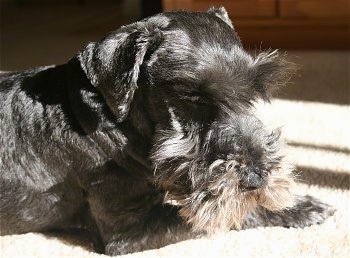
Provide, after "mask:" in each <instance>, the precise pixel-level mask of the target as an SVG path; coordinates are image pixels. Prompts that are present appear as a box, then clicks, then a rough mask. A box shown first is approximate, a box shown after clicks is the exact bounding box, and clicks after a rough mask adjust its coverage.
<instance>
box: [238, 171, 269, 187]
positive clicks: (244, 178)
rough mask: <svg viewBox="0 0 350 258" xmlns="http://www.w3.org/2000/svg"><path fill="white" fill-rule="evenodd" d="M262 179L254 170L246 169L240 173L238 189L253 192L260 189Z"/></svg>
mask: <svg viewBox="0 0 350 258" xmlns="http://www.w3.org/2000/svg"><path fill="white" fill-rule="evenodd" d="M263 183H264V179H263V177H262V175H261V173H259V170H257V169H255V168H247V169H245V170H244V171H242V174H241V180H240V187H241V190H242V191H253V190H256V189H259V188H260V187H262V185H263Z"/></svg>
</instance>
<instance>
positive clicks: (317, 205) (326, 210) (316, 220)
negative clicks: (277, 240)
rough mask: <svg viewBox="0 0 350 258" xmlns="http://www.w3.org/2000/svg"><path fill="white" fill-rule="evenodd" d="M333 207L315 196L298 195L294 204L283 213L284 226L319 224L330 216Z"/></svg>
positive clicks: (332, 212)
mask: <svg viewBox="0 0 350 258" xmlns="http://www.w3.org/2000/svg"><path fill="white" fill-rule="evenodd" d="M334 212H335V209H334V208H333V207H331V206H330V205H328V204H325V203H323V202H320V201H319V200H317V199H316V198H314V197H312V196H309V195H306V196H302V197H299V198H298V200H297V203H296V205H295V206H294V207H293V208H291V209H290V210H288V211H285V212H284V214H285V215H286V218H285V219H284V222H285V225H283V226H285V227H296V228H303V227H307V226H311V225H314V224H321V223H323V222H324V221H325V219H327V218H328V217H330V216H332V215H333V214H334Z"/></svg>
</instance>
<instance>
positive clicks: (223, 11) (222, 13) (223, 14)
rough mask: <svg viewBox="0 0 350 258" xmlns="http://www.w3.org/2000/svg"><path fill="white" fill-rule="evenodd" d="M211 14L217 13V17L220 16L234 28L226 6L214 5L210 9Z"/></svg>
mask: <svg viewBox="0 0 350 258" xmlns="http://www.w3.org/2000/svg"><path fill="white" fill-rule="evenodd" d="M208 13H209V14H212V15H215V16H216V17H219V18H220V19H221V20H223V21H224V22H226V23H227V24H228V25H229V26H230V27H231V28H232V29H233V24H232V21H231V20H230V18H229V17H228V14H227V11H226V9H225V8H224V7H219V8H217V7H212V8H210V9H209V10H208Z"/></svg>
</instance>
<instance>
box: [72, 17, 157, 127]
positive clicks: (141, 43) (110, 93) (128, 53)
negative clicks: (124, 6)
mask: <svg viewBox="0 0 350 258" xmlns="http://www.w3.org/2000/svg"><path fill="white" fill-rule="evenodd" d="M161 39H162V33H161V32H160V30H159V29H157V28H154V27H152V26H148V25H147V24H146V22H139V23H134V24H131V25H129V26H125V27H122V28H121V29H119V30H117V31H116V32H114V33H113V34H110V35H109V36H107V37H106V38H104V39H103V40H102V41H100V42H93V43H90V44H88V45H87V46H86V48H85V49H84V50H82V51H81V52H80V53H79V54H78V59H79V61H80V64H81V67H82V68H83V70H84V72H85V74H86V76H87V78H88V79H89V80H90V82H91V84H92V85H93V86H95V87H96V88H97V90H98V91H100V92H101V94H102V95H103V97H104V99H105V101H106V103H107V105H108V107H109V108H110V109H111V111H112V112H113V113H114V115H115V116H116V119H117V122H122V121H123V120H124V119H125V118H126V117H127V115H128V112H129V109H130V104H131V102H132V100H133V97H134V93H135V90H136V89H137V87H138V86H137V80H138V77H139V73H140V66H141V65H142V63H143V62H144V59H145V56H148V57H149V56H150V55H151V54H152V53H153V52H154V51H155V49H156V48H157V47H158V46H159V44H160V42H161Z"/></svg>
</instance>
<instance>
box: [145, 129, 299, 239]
mask: <svg viewBox="0 0 350 258" xmlns="http://www.w3.org/2000/svg"><path fill="white" fill-rule="evenodd" d="M177 129H178V128H177ZM177 129H174V128H172V129H169V130H159V131H158V137H157V143H156V144H155V148H154V149H153V151H152V156H151V159H152V161H153V164H154V169H155V170H154V176H155V181H156V183H157V184H158V186H160V187H161V188H162V189H164V190H165V191H166V193H167V194H166V196H165V200H164V202H167V203H171V204H173V205H177V206H179V207H180V209H179V215H180V216H181V217H183V218H184V219H185V221H186V222H187V223H189V224H190V225H191V226H192V228H193V229H194V230H195V231H204V232H207V233H214V232H220V231H227V230H230V229H232V228H235V229H240V228H241V226H242V222H243V220H244V218H245V216H246V214H247V213H248V212H254V210H255V209H256V208H257V207H258V206H262V207H264V208H266V209H268V210H271V211H281V210H283V209H285V208H288V207H292V206H293V205H294V195H293V194H292V193H291V191H290V190H291V187H292V186H293V184H294V180H293V175H292V173H291V171H292V169H291V168H290V167H289V166H288V165H287V164H286V163H285V162H284V161H283V158H282V156H281V155H280V153H279V146H280V142H279V134H278V133H270V134H268V133H267V132H266V131H265V130H263V129H262V128H261V127H260V126H258V127H256V128H253V129H252V128H250V130H253V131H252V132H248V133H249V134H250V135H251V136H246V137H243V139H245V140H243V141H242V139H241V138H240V139H241V140H240V141H238V142H235V144H236V145H239V149H240V150H239V151H237V148H236V149H235V148H232V153H229V154H226V155H224V156H225V157H224V158H218V159H215V160H210V159H209V158H208V156H207V152H208V148H211V149H213V148H214V147H215V146H207V147H205V146H204V145H203V144H201V143H200V142H201V140H200V136H199V133H198V132H196V131H195V130H194V131H191V132H190V133H187V134H182V133H181V132H180V131H179V130H177ZM235 133H237V134H241V132H235ZM236 136H237V135H232V139H235V137H236ZM232 139H230V140H227V141H226V142H229V143H232V144H233V142H232V141H235V140H232ZM251 140H255V141H256V140H259V141H260V142H263V143H262V145H263V146H264V149H263V150H257V151H260V152H262V154H261V155H262V157H261V159H262V160H261V161H259V162H256V163H259V164H260V163H263V165H261V166H262V167H263V168H262V169H261V170H264V171H263V172H262V173H261V175H262V177H263V183H262V185H261V186H259V187H257V189H255V190H247V189H245V188H243V187H242V183H241V182H242V180H243V179H244V180H246V181H247V180H248V181H249V179H247V178H244V177H245V176H248V177H249V174H248V175H246V174H242V172H241V169H242V167H245V168H247V167H248V166H252V164H247V163H245V162H247V160H249V159H251V157H247V156H245V155H247V152H248V151H252V150H251V148H248V145H249V141H251ZM206 141H207V142H208V144H209V145H213V144H215V141H210V140H208V139H206ZM224 141H225V140H224ZM233 145H234V144H233ZM200 146H201V147H200ZM259 146H261V145H259ZM245 148H246V149H245ZM253 151H254V150H253ZM217 155H218V156H220V155H221V153H217ZM221 156H222V155H221ZM254 166H257V165H256V164H255V165H254Z"/></svg>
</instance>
